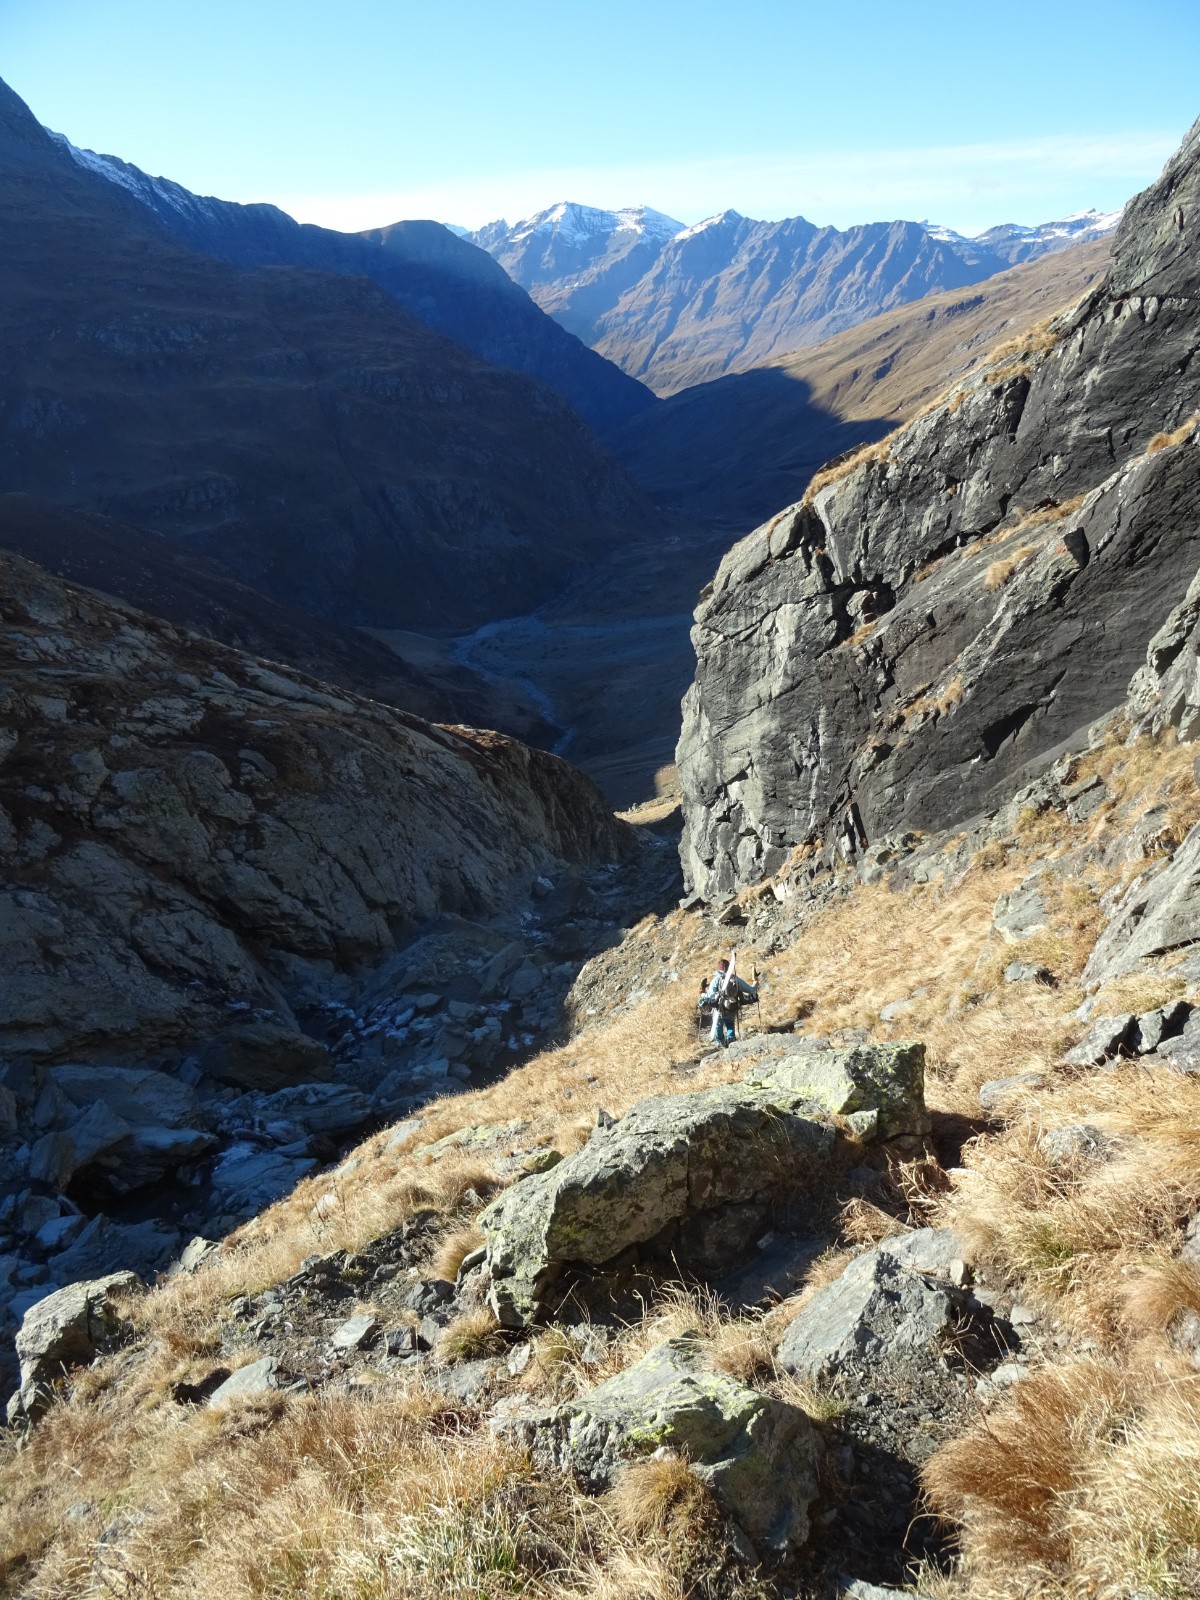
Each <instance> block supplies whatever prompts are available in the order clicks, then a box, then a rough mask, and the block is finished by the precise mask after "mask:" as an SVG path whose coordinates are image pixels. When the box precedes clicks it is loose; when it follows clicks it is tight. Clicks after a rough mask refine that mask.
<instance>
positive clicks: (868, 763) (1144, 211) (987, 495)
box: [679, 124, 1200, 899]
mask: <svg viewBox="0 0 1200 1600" xmlns="http://www.w3.org/2000/svg"><path fill="white" fill-rule="evenodd" d="M1197 215H1200V124H1197V126H1196V127H1195V128H1193V129H1192V131H1191V132H1190V133H1189V135H1188V137H1187V139H1186V140H1185V142H1184V145H1183V147H1182V148H1181V150H1180V152H1179V153H1178V155H1177V156H1176V157H1175V158H1174V160H1173V161H1172V163H1171V164H1170V166H1169V167H1168V168H1167V171H1166V172H1165V173H1164V175H1163V178H1162V179H1161V180H1160V181H1159V182H1158V183H1157V184H1156V185H1154V186H1153V187H1152V188H1151V189H1149V190H1147V192H1146V194H1145V195H1143V196H1142V197H1141V198H1140V199H1139V201H1138V202H1137V203H1136V204H1135V205H1134V206H1133V207H1131V209H1130V211H1129V213H1128V214H1127V216H1126V218H1125V220H1124V222H1123V224H1122V226H1121V229H1120V231H1119V233H1118V236H1117V239H1116V242H1115V245H1114V252H1113V262H1112V266H1111V269H1110V271H1109V273H1108V275H1107V277H1106V278H1105V280H1104V281H1103V283H1102V284H1101V285H1100V286H1099V287H1098V288H1097V289H1095V290H1094V291H1092V292H1091V293H1090V294H1089V295H1088V296H1087V297H1086V298H1085V300H1084V301H1083V302H1081V304H1080V305H1079V306H1078V307H1076V308H1075V309H1074V310H1072V311H1071V312H1069V313H1065V314H1063V315H1061V316H1059V317H1057V318H1055V319H1053V320H1052V321H1051V322H1050V323H1049V324H1048V325H1046V326H1045V327H1043V328H1042V329H1041V330H1032V331H1031V333H1030V335H1029V336H1027V337H1026V338H1025V339H1024V340H1023V341H1021V342H1019V343H1018V348H1016V349H1015V350H1012V351H1010V352H1001V353H998V354H997V356H996V358H995V359H994V360H993V361H992V362H991V363H990V365H989V366H988V367H987V368H986V369H985V370H983V371H982V372H981V373H979V374H977V375H975V376H972V377H970V378H968V379H965V380H963V381H962V382H961V383H959V384H958V385H957V386H956V387H955V388H954V390H953V391H952V392H951V393H950V394H949V396H948V397H947V398H946V399H945V400H944V401H943V402H942V403H941V404H940V405H937V406H935V407H934V408H933V409H931V410H930V411H929V412H928V413H927V414H926V415H923V416H919V417H918V418H916V419H915V420H914V421H913V422H911V423H910V424H909V425H908V426H907V427H905V428H904V429H902V430H901V431H900V432H899V433H897V434H895V435H893V436H892V437H891V438H890V439H889V440H888V441H887V443H886V444H885V445H881V446H877V447H873V448H872V449H871V450H870V451H868V452H866V453H865V454H864V455H863V456H862V457H860V458H859V459H857V460H856V461H854V462H850V463H847V464H846V465H845V466H844V468H842V469H841V471H840V474H838V473H835V474H834V475H833V476H832V477H831V478H830V479H829V480H828V481H827V482H825V483H824V485H823V486H822V484H821V480H820V479H818V480H815V481H814V482H815V488H814V489H813V490H810V495H809V497H808V498H807V499H806V500H805V501H802V502H801V503H800V504H799V505H797V506H793V507H791V508H790V509H789V510H787V511H785V512H783V513H782V514H781V515H780V516H778V517H776V518H775V519H774V520H773V521H772V522H771V523H768V524H767V525H765V526H764V527H762V528H760V529H758V530H757V531H756V532H755V533H753V534H751V535H750V536H749V537H748V538H746V539H744V540H743V541H742V542H741V543H740V544H739V545H737V546H736V547H735V548H734V549H733V550H732V551H731V552H730V553H729V555H728V556H727V557H726V559H725V560H724V561H723V562H722V564H721V567H720V569H719V571H718V573H717V575H716V578H715V580H714V582H713V584H712V586H711V589H710V590H709V591H707V592H706V593H705V595H704V596H703V598H702V601H701V604H700V606H699V608H698V610H697V613H696V626H695V629H694V631H693V640H694V643H695V646H696V653H697V661H698V665H697V673H696V679H695V681H694V683H693V685H692V687H691V689H690V690H689V692H688V696H687V700H686V702H685V715H684V727H683V733H682V737H681V740H680V745H679V765H680V773H681V779H682V785H683V794H684V812H685V821H686V832H685V838H684V846H683V856H684V866H685V874H686V876H687V878H688V880H689V883H690V885H691V886H693V887H694V888H695V889H697V890H698V891H699V892H700V893H701V894H702V895H704V896H705V897H706V898H710V899H712V898H720V897H722V896H725V895H728V894H729V893H731V892H732V891H733V890H734V889H735V888H736V887H737V886H738V885H740V884H744V883H748V882H752V881H755V880H757V879H759V878H761V877H763V876H767V875H770V874H772V873H774V872H775V871H776V870H778V868H779V867H780V866H781V865H782V864H783V862H784V861H785V859H786V858H787V855H788V852H789V851H790V850H791V849H792V848H793V847H794V846H796V845H799V844H808V843H811V842H813V841H814V840H821V841H823V842H824V844H825V846H826V848H827V849H828V850H830V851H833V850H835V849H838V848H840V849H841V850H842V851H843V852H845V853H847V854H851V853H854V852H856V851H858V850H860V849H861V848H862V846H863V845H864V844H866V843H868V842H869V841H872V840H874V839H876V838H878V837H880V836H882V835H885V834H888V833H891V832H894V831H896V830H899V829H901V828H904V827H911V828H920V829H928V830H936V829H939V828H942V827H945V826H948V825H950V824H952V823H955V822H958V821H961V820H963V819H966V818H968V817H970V816H972V815H974V814H977V813H979V812H982V811H985V810H988V809H994V808H995V807H996V806H997V805H998V804H999V803H1000V802H1001V801H1002V800H1003V799H1005V798H1007V795H1008V794H1009V793H1010V792H1011V791H1012V790H1013V789H1014V788H1016V787H1017V786H1018V785H1019V783H1021V782H1024V781H1027V779H1028V777H1029V776H1030V772H1031V768H1033V769H1036V764H1037V763H1038V762H1040V761H1042V760H1043V759H1045V758H1047V757H1048V756H1049V754H1050V753H1051V752H1053V751H1055V750H1056V748H1057V747H1059V746H1061V745H1062V744H1064V742H1067V741H1069V740H1071V739H1072V738H1076V737H1079V735H1080V733H1081V730H1082V729H1084V728H1085V727H1086V726H1087V725H1088V724H1089V723H1090V722H1091V721H1092V720H1094V719H1095V718H1096V717H1097V716H1098V715H1099V714H1101V713H1103V712H1107V711H1109V710H1111V709H1112V708H1114V707H1115V706H1117V705H1118V704H1120V703H1121V701H1122V700H1123V699H1124V696H1125V691H1126V686H1127V684H1128V681H1129V677H1130V675H1131V673H1132V672H1133V671H1134V669H1135V668H1136V667H1137V666H1138V664H1139V662H1140V661H1141V659H1142V657H1143V655H1144V652H1145V649H1146V645H1147V642H1148V641H1149V640H1150V639H1151V637H1152V636H1153V635H1154V634H1155V633H1156V632H1157V630H1158V629H1159V628H1160V627H1162V625H1163V622H1164V619H1165V618H1166V617H1167V615H1168V613H1169V612H1170V610H1171V607H1172V606H1173V605H1174V604H1176V603H1177V602H1178V600H1179V598H1180V595H1181V594H1182V593H1183V592H1184V591H1185V590H1186V588H1187V585H1188V583H1189V582H1190V580H1191V578H1192V577H1193V575H1194V573H1195V570H1196V553H1197V548H1198V543H1200V446H1198V444H1197V439H1196V430H1195V428H1194V426H1187V425H1186V424H1187V423H1188V419H1190V418H1193V417H1194V413H1195V408H1196V397H1195V385H1194V383H1193V382H1192V381H1191V379H1190V377H1189V363H1190V362H1191V360H1192V357H1193V354H1194V352H1195V349H1196V346H1197V340H1198V335H1197V301H1198V300H1200V271H1198V269H1197V266H1196V252H1195V248H1194V245H1195V241H1194V239H1192V237H1191V232H1192V230H1194V227H1195V218H1196V216H1197ZM1189 244H1190V249H1189Z"/></svg>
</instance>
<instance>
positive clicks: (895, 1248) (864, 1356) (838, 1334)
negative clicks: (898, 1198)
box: [779, 1228, 962, 1380]
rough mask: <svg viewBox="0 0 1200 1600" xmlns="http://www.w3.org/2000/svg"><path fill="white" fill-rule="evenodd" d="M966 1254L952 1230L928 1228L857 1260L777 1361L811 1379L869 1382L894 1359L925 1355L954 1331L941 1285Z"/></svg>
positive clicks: (783, 1345)
mask: <svg viewBox="0 0 1200 1600" xmlns="http://www.w3.org/2000/svg"><path fill="white" fill-rule="evenodd" d="M961 1257H962V1246H961V1244H960V1243H959V1241H958V1239H957V1238H956V1236H955V1235H954V1233H953V1232H952V1231H951V1230H950V1229H946V1228H941V1229H934V1228H922V1229H920V1230H918V1231H917V1232H915V1233H911V1234H906V1235H902V1236H901V1237H900V1238H898V1239H886V1240H885V1241H884V1242H883V1244H881V1245H877V1246H876V1247H875V1249H873V1250H868V1251H867V1252H866V1253H865V1254H864V1255H861V1256H858V1257H856V1259H855V1260H853V1261H852V1262H851V1263H850V1265H849V1266H848V1267H847V1268H846V1270H845V1271H844V1272H843V1273H842V1275H841V1277H840V1278H838V1279H836V1280H835V1281H834V1282H833V1283H831V1284H828V1285H827V1286H826V1287H825V1288H823V1289H821V1290H820V1291H819V1292H818V1293H817V1294H815V1295H814V1296H813V1297H812V1299H811V1300H809V1301H808V1303H807V1304H806V1305H805V1306H804V1307H803V1309H802V1310H801V1311H800V1312H799V1313H798V1315H797V1316H795V1317H794V1318H793V1319H792V1321H791V1322H790V1323H789V1324H788V1327H787V1331H786V1332H785V1333H784V1336H783V1339H782V1341H781V1342H780V1345H779V1360H780V1362H781V1364H782V1365H783V1366H784V1367H786V1369H787V1370H788V1371H789V1372H794V1373H798V1374H799V1375H800V1376H801V1377H804V1378H809V1379H817V1380H821V1379H828V1378H832V1377H834V1376H836V1375H837V1374H839V1373H842V1372H847V1373H850V1374H855V1373H857V1375H858V1376H860V1377H865V1376H866V1375H867V1374H868V1372H869V1371H870V1370H871V1369H872V1368H874V1367H875V1366H877V1365H878V1363H879V1362H880V1361H881V1360H883V1359H885V1358H890V1357H896V1356H905V1355H908V1354H910V1353H912V1352H914V1351H919V1350H924V1349H926V1348H928V1347H929V1346H930V1345H932V1344H933V1343H934V1341H935V1340H937V1339H939V1338H940V1337H941V1336H942V1335H943V1334H945V1333H947V1332H948V1331H949V1330H950V1328H951V1327H952V1325H953V1320H954V1312H955V1300H954V1297H953V1294H952V1293H951V1291H950V1290H949V1289H948V1288H947V1286H946V1285H945V1284H943V1283H940V1282H938V1281H937V1274H939V1273H942V1274H944V1273H945V1272H946V1271H947V1270H948V1269H949V1268H950V1266H951V1263H952V1262H954V1261H955V1260H961Z"/></svg>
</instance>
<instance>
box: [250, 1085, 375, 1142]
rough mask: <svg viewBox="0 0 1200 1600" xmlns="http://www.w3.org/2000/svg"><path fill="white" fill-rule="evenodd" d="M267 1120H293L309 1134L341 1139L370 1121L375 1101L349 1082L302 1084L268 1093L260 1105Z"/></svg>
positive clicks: (257, 1107)
mask: <svg viewBox="0 0 1200 1600" xmlns="http://www.w3.org/2000/svg"><path fill="white" fill-rule="evenodd" d="M255 1109H256V1111H257V1114H258V1115H259V1116H260V1117H261V1118H262V1119H263V1121H264V1122H268V1123H269V1122H273V1121H280V1122H292V1123H296V1124H297V1125H298V1126H299V1127H300V1128H303V1129H304V1131H305V1132H306V1133H310V1134H324V1135H326V1136H327V1137H330V1138H340V1137H341V1136H342V1135H343V1134H346V1133H351V1132H353V1131H354V1130H355V1129H358V1128H361V1127H362V1126H363V1124H364V1123H366V1122H369V1121H370V1120H371V1117H372V1115H373V1112H372V1109H371V1101H370V1100H369V1098H368V1097H367V1096H366V1095H365V1094H363V1093H362V1092H361V1091H360V1090H358V1089H352V1088H351V1087H350V1085H349V1084H346V1083H301V1084H297V1085H295V1086H294V1087H292V1088H288V1089H277V1090H276V1091H275V1093H274V1094H270V1095H264V1096H262V1097H261V1099H260V1100H259V1102H258V1105H257V1106H256V1108H255Z"/></svg>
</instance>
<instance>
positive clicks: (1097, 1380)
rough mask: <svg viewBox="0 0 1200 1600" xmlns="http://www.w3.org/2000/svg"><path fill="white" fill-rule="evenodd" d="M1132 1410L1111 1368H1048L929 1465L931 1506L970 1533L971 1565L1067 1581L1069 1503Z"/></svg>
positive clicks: (1088, 1364)
mask: <svg viewBox="0 0 1200 1600" xmlns="http://www.w3.org/2000/svg"><path fill="white" fill-rule="evenodd" d="M1130 1409H1131V1408H1130V1395H1129V1390H1128V1386H1127V1384H1126V1381H1125V1379H1124V1378H1123V1377H1122V1375H1121V1374H1120V1373H1119V1372H1118V1371H1117V1370H1116V1368H1115V1367H1113V1366H1112V1364H1111V1363H1109V1362H1105V1361H1098V1360H1089V1361H1079V1362H1076V1363H1073V1364H1072V1365H1070V1366H1064V1367H1046V1368H1043V1369H1041V1370H1040V1371H1039V1372H1036V1373H1034V1374H1032V1375H1031V1376H1030V1377H1028V1378H1026V1379H1025V1380H1024V1381H1023V1382H1022V1383H1020V1384H1019V1385H1018V1386H1017V1388H1016V1390H1015V1392H1014V1394H1013V1397H1012V1399H1011V1400H1008V1401H1006V1402H1005V1404H1004V1405H1003V1406H1001V1407H999V1408H997V1410H995V1411H993V1412H992V1414H991V1415H990V1416H989V1417H988V1419H987V1421H986V1423H981V1424H980V1425H979V1426H978V1427H976V1428H975V1429H973V1430H972V1431H971V1432H970V1433H969V1434H967V1435H966V1436H965V1437H964V1438H962V1439H955V1440H953V1441H951V1443H949V1444H947V1445H943V1447H942V1448H941V1449H940V1450H939V1451H938V1452H937V1454H936V1455H935V1456H933V1457H932V1458H931V1459H930V1460H929V1461H928V1462H927V1463H926V1465H925V1470H924V1473H923V1474H922V1476H923V1479H924V1485H925V1491H926V1493H927V1495H928V1496H929V1500H930V1503H931V1504H932V1506H933V1508H934V1509H935V1510H936V1511H937V1512H938V1513H939V1514H940V1515H941V1516H943V1517H947V1518H951V1519H953V1520H954V1521H955V1522H957V1523H959V1524H961V1525H962V1526H963V1527H964V1528H965V1529H966V1530H967V1536H968V1539H969V1543H970V1550H971V1554H972V1556H973V1557H974V1559H975V1560H976V1561H977V1562H979V1561H982V1562H983V1563H988V1564H990V1565H991V1567H992V1569H993V1570H994V1571H997V1572H1004V1571H1008V1570H1011V1569H1012V1567H1014V1566H1031V1567H1035V1568H1038V1567H1040V1568H1043V1569H1047V1570H1049V1571H1054V1570H1060V1571H1061V1570H1063V1569H1064V1568H1065V1567H1066V1565H1067V1562H1068V1560H1069V1557H1070V1551H1071V1541H1070V1535H1069V1532H1068V1528H1067V1525H1066V1513H1067V1505H1068V1499H1069V1496H1070V1495H1071V1493H1072V1491H1073V1490H1074V1489H1075V1488H1076V1486H1077V1485H1078V1483H1079V1481H1080V1479H1081V1477H1082V1475H1083V1473H1084V1472H1085V1470H1086V1468H1087V1466H1088V1464H1089V1458H1090V1456H1091V1453H1092V1451H1093V1450H1094V1448H1095V1445H1096V1442H1097V1440H1098V1439H1100V1438H1103V1437H1105V1436H1109V1435H1111V1434H1112V1432H1113V1430H1114V1429H1116V1428H1118V1427H1120V1426H1121V1424H1122V1423H1123V1422H1124V1421H1126V1420H1127V1418H1128V1416H1129V1414H1130Z"/></svg>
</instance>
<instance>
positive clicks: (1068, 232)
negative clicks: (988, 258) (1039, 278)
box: [921, 209, 1122, 249]
mask: <svg viewBox="0 0 1200 1600" xmlns="http://www.w3.org/2000/svg"><path fill="white" fill-rule="evenodd" d="M1121 216H1122V213H1121V212H1120V211H1096V210H1095V209H1089V210H1087V211H1073V212H1072V213H1071V215H1070V216H1069V217H1059V218H1058V219H1057V220H1055V221H1053V222H1039V223H1035V224H1033V225H1032V226H1027V225H1026V224H1024V223H1020V222H1001V223H998V224H996V225H995V226H994V227H991V228H985V229H983V230H982V231H981V232H979V233H975V234H963V233H957V232H956V231H955V230H954V229H953V228H946V227H942V226H941V225H940V224H938V223H934V222H929V221H928V220H923V221H922V222H921V227H922V228H924V229H925V232H926V233H927V234H928V235H929V237H930V238H931V239H937V240H939V241H941V242H942V243H943V244H951V245H964V244H992V243H1001V242H1003V243H1006V244H1019V243H1023V244H1028V245H1031V246H1034V247H1035V248H1039V249H1054V248H1055V241H1058V240H1061V241H1064V242H1068V243H1071V244H1084V243H1086V242H1087V241H1088V240H1091V239H1101V238H1103V237H1104V235H1105V234H1106V233H1111V232H1112V231H1113V229H1114V228H1115V227H1116V226H1117V223H1118V222H1120V220H1121Z"/></svg>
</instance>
